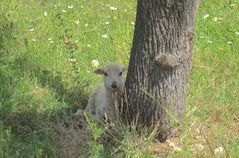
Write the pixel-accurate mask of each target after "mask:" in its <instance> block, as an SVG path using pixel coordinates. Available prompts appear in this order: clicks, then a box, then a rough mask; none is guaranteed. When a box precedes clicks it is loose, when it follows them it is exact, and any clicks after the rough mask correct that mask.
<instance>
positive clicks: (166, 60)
mask: <svg viewBox="0 0 239 158" xmlns="http://www.w3.org/2000/svg"><path fill="white" fill-rule="evenodd" d="M156 63H158V64H159V65H160V66H162V67H163V68H175V67H176V66H177V63H178V59H177V57H175V56H174V55H172V54H160V55H158V56H157V57H156Z"/></svg>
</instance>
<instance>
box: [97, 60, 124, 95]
mask: <svg viewBox="0 0 239 158" xmlns="http://www.w3.org/2000/svg"><path fill="white" fill-rule="evenodd" d="M125 70H126V68H124V67H122V66H120V65H118V64H108V65H107V66H106V67H105V68H97V69H96V70H95V73H96V74H101V75H104V85H105V87H106V88H107V89H110V90H112V91H113V92H115V91H117V90H118V89H119V88H121V87H122V85H123V84H124V81H123V79H122V73H123V72H124V71H125Z"/></svg>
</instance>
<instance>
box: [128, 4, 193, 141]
mask: <svg viewBox="0 0 239 158" xmlns="http://www.w3.org/2000/svg"><path fill="white" fill-rule="evenodd" d="M195 12H196V0H138V5H137V15H136V25H135V32H134V39H133V46H132V49H131V57H130V62H129V67H128V75H127V79H126V96H127V99H126V101H125V102H124V114H126V115H125V117H126V119H127V120H128V121H136V122H137V123H139V124H141V125H147V126H151V125H156V124H157V123H159V125H160V132H159V140H161V141H165V140H166V138H167V136H169V135H170V133H171V125H172V119H171V117H170V116H169V115H168V112H166V111H170V112H172V113H174V116H176V118H178V120H182V119H183V117H184V113H185V99H186V95H187V93H186V91H187V84H188V78H189V73H190V70H191V61H192V47H193V36H194V34H193V32H194V17H195Z"/></svg>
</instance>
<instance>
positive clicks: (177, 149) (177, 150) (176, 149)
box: [173, 146, 183, 153]
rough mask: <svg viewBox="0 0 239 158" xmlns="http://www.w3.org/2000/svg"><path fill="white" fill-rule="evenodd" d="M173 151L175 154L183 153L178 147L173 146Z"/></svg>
mask: <svg viewBox="0 0 239 158" xmlns="http://www.w3.org/2000/svg"><path fill="white" fill-rule="evenodd" d="M173 151H174V152H175V153H180V152H182V151H183V149H182V148H180V147H177V146H175V147H174V148H173Z"/></svg>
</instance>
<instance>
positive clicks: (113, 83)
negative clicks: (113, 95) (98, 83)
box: [111, 81, 117, 89]
mask: <svg viewBox="0 0 239 158" xmlns="http://www.w3.org/2000/svg"><path fill="white" fill-rule="evenodd" d="M111 87H112V88H114V89H115V88H117V83H116V82H115V81H113V82H112V84H111Z"/></svg>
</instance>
